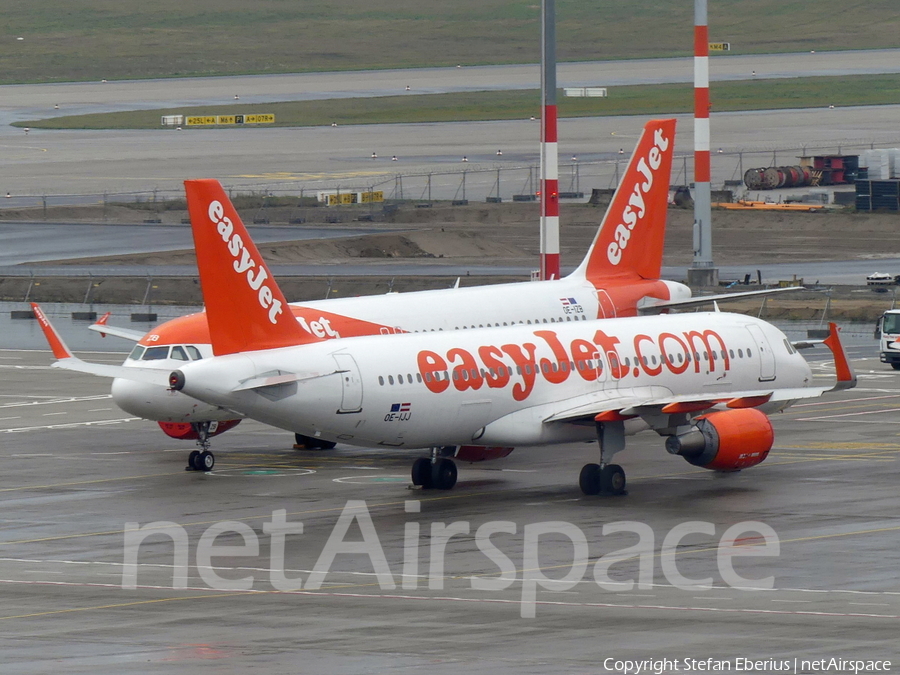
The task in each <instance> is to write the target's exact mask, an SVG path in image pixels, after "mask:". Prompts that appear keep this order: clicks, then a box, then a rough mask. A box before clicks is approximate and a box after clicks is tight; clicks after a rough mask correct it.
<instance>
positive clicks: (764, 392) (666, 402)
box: [544, 387, 829, 427]
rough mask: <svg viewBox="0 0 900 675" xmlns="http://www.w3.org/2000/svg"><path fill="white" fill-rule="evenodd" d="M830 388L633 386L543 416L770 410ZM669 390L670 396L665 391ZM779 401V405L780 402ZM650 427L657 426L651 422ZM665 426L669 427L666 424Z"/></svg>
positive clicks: (592, 418) (583, 418)
mask: <svg viewBox="0 0 900 675" xmlns="http://www.w3.org/2000/svg"><path fill="white" fill-rule="evenodd" d="M826 391H829V389H828V388H821V387H800V388H791V389H774V390H773V389H771V388H769V389H754V390H748V391H735V392H728V393H722V392H719V393H717V394H716V395H715V396H711V397H701V396H697V395H696V394H695V395H687V396H673V395H672V394H671V392H670V391H669V390H668V389H666V388H665V387H634V388H631V389H625V390H622V389H620V390H618V395H616V396H615V398H613V399H606V400H602V399H596V398H595V399H593V400H592V399H591V396H592V395H588V396H583V397H579V399H578V400H571V399H570V400H569V401H566V402H565V403H566V404H567V405H566V407H565V408H564V409H561V410H559V411H558V412H556V413H554V414H552V415H550V416H549V417H547V418H545V419H544V423H550V422H570V423H578V422H591V423H592V422H615V421H622V420H626V419H632V418H634V417H641V418H644V419H645V420H648V422H649V421H650V420H652V418H653V417H658V416H660V415H664V416H666V419H668V417H667V416H668V415H674V414H679V413H682V414H687V413H704V412H712V411H713V410H726V409H729V408H756V407H759V406H763V405H767V404H769V405H767V408H768V409H770V410H773V409H774V410H777V409H780V408H785V407H787V406H788V405H789V404H790V403H792V402H794V401H797V400H799V399H803V398H815V397H817V396H820V395H821V394H822V393H823V392H826ZM666 392H668V395H667V394H666ZM779 404H780V405H779ZM650 426H651V427H652V426H655V425H654V424H652V423H651V424H650ZM663 426H668V424H664V425H663Z"/></svg>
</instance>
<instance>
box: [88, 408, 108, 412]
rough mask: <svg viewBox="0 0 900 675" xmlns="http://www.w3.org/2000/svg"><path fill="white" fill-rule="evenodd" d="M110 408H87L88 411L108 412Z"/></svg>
mask: <svg viewBox="0 0 900 675" xmlns="http://www.w3.org/2000/svg"><path fill="white" fill-rule="evenodd" d="M110 410H112V408H94V409H93V410H88V412H109V411H110Z"/></svg>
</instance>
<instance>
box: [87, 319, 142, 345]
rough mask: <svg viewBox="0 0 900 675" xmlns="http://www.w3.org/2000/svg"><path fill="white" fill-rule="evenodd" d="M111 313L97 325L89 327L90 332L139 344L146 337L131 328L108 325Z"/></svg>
mask: <svg viewBox="0 0 900 675" xmlns="http://www.w3.org/2000/svg"><path fill="white" fill-rule="evenodd" d="M109 315H110V313H109V312H107V313H106V314H104V315H103V316H101V317H100V319H99V320H98V321H97V323H94V324H91V325H90V326H88V330H92V331H95V332H97V333H100V335H102V336H103V337H106V336H107V335H113V336H115V337H120V338H124V339H125V340H131V341H132V342H139V341H140V339H141V338H142V337H144V333H142V332H141V331H139V330H131V329H130V328H119V327H118V326H110V325H108V324H107V323H106V321H107V320H108V319H109Z"/></svg>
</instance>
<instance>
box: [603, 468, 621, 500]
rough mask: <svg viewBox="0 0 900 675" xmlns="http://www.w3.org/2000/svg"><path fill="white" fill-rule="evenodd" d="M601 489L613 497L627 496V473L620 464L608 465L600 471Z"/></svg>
mask: <svg viewBox="0 0 900 675" xmlns="http://www.w3.org/2000/svg"><path fill="white" fill-rule="evenodd" d="M600 489H601V490H602V491H603V492H606V493H607V494H611V495H621V494H625V471H624V470H623V469H622V467H621V466H619V465H618V464H607V465H606V466H605V467H603V468H602V469H601V470H600Z"/></svg>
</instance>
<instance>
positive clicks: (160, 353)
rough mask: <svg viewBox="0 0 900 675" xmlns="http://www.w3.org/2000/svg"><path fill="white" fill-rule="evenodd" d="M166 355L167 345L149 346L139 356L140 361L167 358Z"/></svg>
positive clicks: (167, 354) (167, 351)
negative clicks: (140, 356)
mask: <svg viewBox="0 0 900 675" xmlns="http://www.w3.org/2000/svg"><path fill="white" fill-rule="evenodd" d="M168 356H169V348H168V347H149V348H148V349H147V351H145V352H144V356H143V357H142V358H141V361H159V360H161V359H165V358H167V357H168Z"/></svg>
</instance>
